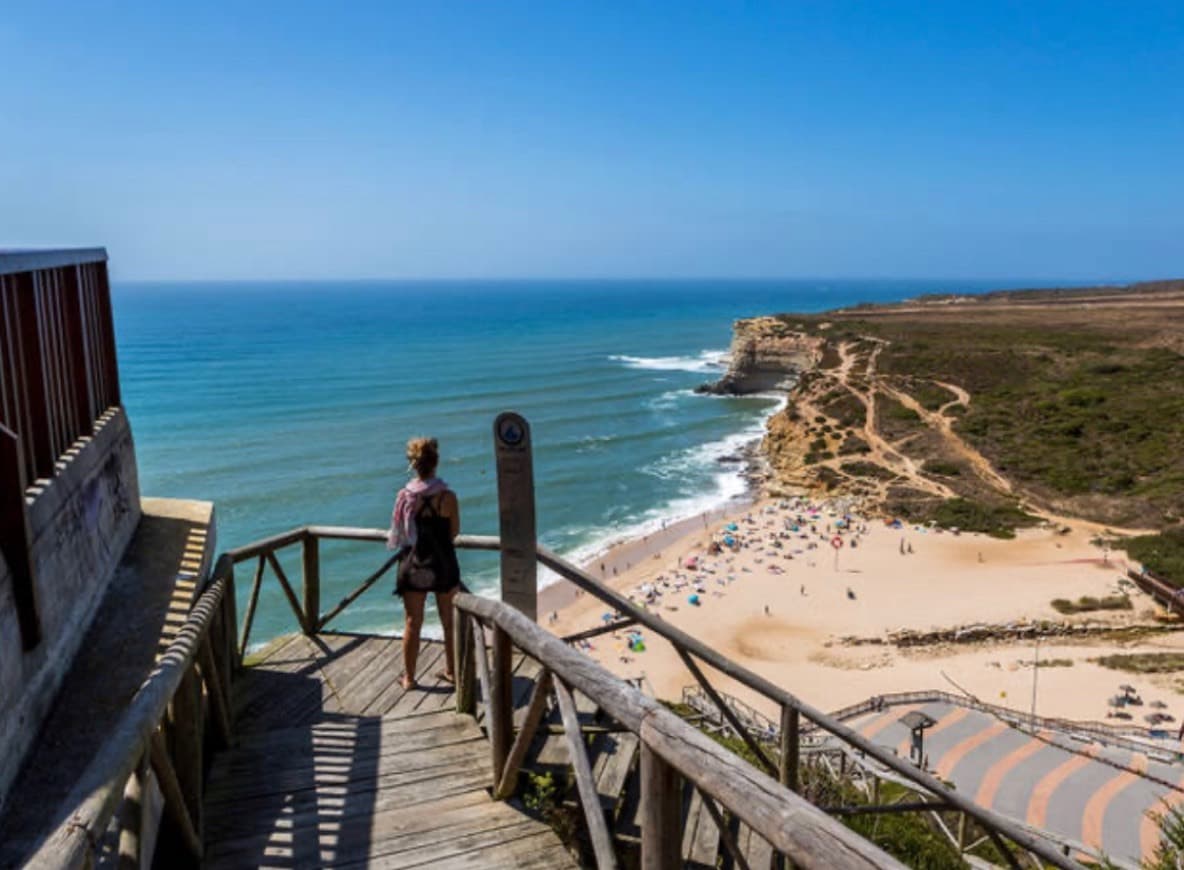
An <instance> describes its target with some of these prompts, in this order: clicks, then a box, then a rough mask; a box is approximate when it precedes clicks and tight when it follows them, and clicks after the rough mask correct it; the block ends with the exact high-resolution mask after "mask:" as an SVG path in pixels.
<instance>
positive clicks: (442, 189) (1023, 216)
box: [0, 0, 1184, 280]
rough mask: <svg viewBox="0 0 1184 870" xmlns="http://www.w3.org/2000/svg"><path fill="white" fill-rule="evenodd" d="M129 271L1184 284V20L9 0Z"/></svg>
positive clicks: (11, 217) (26, 98)
mask: <svg viewBox="0 0 1184 870" xmlns="http://www.w3.org/2000/svg"><path fill="white" fill-rule="evenodd" d="M0 58H3V64H4V73H3V75H0V203H2V205H0V245H10V246H11V245H47V244H87V245H89V244H103V245H106V246H107V247H108V249H109V251H110V253H111V256H112V268H113V271H114V273H115V275H116V276H117V277H119V278H124V279H131V278H193V279H201V278H262V277H268V278H270V277H295V278H327V277H345V278H349V277H378V276H385V277H558V276H570V277H604V276H622V277H643V276H644V277H649V276H653V277H689V276H737V277H739V276H747V277H774V276H787V277H880V276H883V277H985V278H1000V279H1006V278H1011V277H1016V278H1018V277H1025V278H1065V279H1074V280H1090V279H1122V278H1141V277H1164V276H1169V275H1172V276H1176V275H1184V4H1182V3H1180V2H1173V3H1154V2H1134V3H1129V2H1128V3H1105V4H1103V3H1089V2H1073V3H1054V2H1034V3H990V2H978V3H960V2H941V3H903V2H902V3H891V4H889V3H875V2H861V3H854V2H852V3H837V2H836V3H825V2H811V3H804V2H803V3H789V2H782V3H768V4H765V3H757V2H751V3H740V2H735V3H697V2H690V3H688V2H685V0H680V2H670V3H657V2H650V3H621V4H617V3H609V2H586V3H578V2H554V3H533V4H526V3H513V2H489V3H485V2H472V3H455V4H453V3H445V2H420V3H414V4H412V3H407V4H399V3H393V2H392V3H385V2H384V3H372V4H369V3H361V2H354V3H343V4H330V3H302V2H255V0H253V2H248V3H237V4H229V3H225V4H224V3H219V2H212V0H211V2H205V3H190V4H171V3H144V4H133V3H121V4H97V3H90V4H72V3H53V2H40V3H23V4H16V3H9V4H6V8H5V9H4V10H3V13H2V14H0Z"/></svg>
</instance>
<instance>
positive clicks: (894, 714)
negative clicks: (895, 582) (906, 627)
mask: <svg viewBox="0 0 1184 870" xmlns="http://www.w3.org/2000/svg"><path fill="white" fill-rule="evenodd" d="M910 710H920V711H921V712H923V713H926V714H928V715H929V716H930V717H931V718H933V719H934V720H935V721H936V722H937V724H936V725H934V726H933V727H932V728H930V729H929V730H928V731H926V732H925V755H926V756H927V758H928V767H929V770H930V771H933V772H935V773H936V774H937V775H938V776H940V777H942V778H943V779H946V780H948V781H950V782H953V783H954V785H955V786H956V787H957V789H958V790H959V791H960V792H962V793H964V794H970V795H973V796H974V799H975V801H976V802H977V803H979V804H982V805H983V806H987V807H990V808H991V809H994V810H995V811H996V812H999V813H1002V814H1003V815H1006V816H1010V817H1012V818H1014V819H1018V820H1020V821H1023V822H1026V823H1027V824H1029V825H1033V826H1035V827H1039V828H1044V829H1046V830H1049V831H1052V832H1055V833H1057V834H1060V835H1061V836H1064V837H1068V838H1070V839H1072V840H1075V841H1077V842H1080V843H1084V844H1086V845H1087V846H1091V847H1093V848H1095V849H1100V850H1102V851H1103V852H1104V853H1105V854H1107V855H1109V856H1111V857H1114V858H1121V859H1125V860H1126V861H1130V862H1135V863H1137V862H1138V861H1139V860H1140V858H1143V857H1150V855H1151V853H1152V852H1153V851H1154V849H1155V845H1156V842H1157V840H1158V832H1157V829H1156V826H1155V823H1154V822H1153V821H1152V820H1151V818H1150V817H1149V816H1148V815H1147V814H1148V812H1149V811H1162V810H1163V807H1164V804H1165V801H1166V803H1168V804H1169V805H1175V804H1178V803H1181V802H1184V791H1181V790H1174V789H1172V788H1169V787H1168V786H1166V785H1162V784H1160V783H1157V782H1154V781H1152V780H1150V779H1147V778H1145V777H1143V776H1140V775H1139V773H1147V774H1149V775H1151V776H1154V777H1156V778H1158V779H1161V780H1164V781H1165V782H1171V783H1176V784H1177V785H1178V786H1179V788H1180V789H1184V766H1180V765H1169V764H1162V763H1159V762H1156V761H1153V760H1150V759H1148V758H1147V757H1146V756H1144V755H1140V754H1138V753H1133V752H1128V751H1123V750H1117V749H1112V748H1108V747H1103V746H1100V745H1098V744H1096V743H1094V744H1084V743H1078V742H1074V741H1072V740H1071V739H1069V738H1068V737H1066V736H1064V735H1056V734H1052V733H1043V732H1042V735H1041V736H1042V737H1043V739H1036V738H1034V737H1032V736H1030V735H1028V734H1025V733H1023V732H1021V731H1017V730H1016V729H1014V728H1010V727H1008V726H1007V725H1005V724H1003V723H1002V722H1000V721H999V720H998V719H996V718H994V717H993V716H989V715H987V714H986V713H980V712H977V711H974V710H968V709H966V708H964V707H958V706H955V705H952V704H946V703H940V702H935V703H931V704H918V705H912V706H897V707H889V708H887V709H885V710H884V711H882V712H880V713H869V714H867V715H865V716H861V717H859V718H857V719H853V720H851V721H850V722H848V723H847V724H849V725H850V726H851V727H852V728H854V729H855V730H857V731H859V732H861V733H862V734H864V735H865V736H867V737H870V738H872V739H873V740H875V741H876V742H877V743H880V744H881V745H883V746H886V747H888V748H890V749H894V750H896V752H897V754H898V755H901V756H902V757H905V758H907V757H908V754H909V732H908V729H907V728H906V727H905V726H904V725H902V724H901V723H900V722H899V721H898V720H899V719H900V717H901V716H903V715H904V714H905V713H908V712H909V711H910ZM1046 741H1047V742H1046ZM1058 742H1059V743H1060V744H1061V745H1055V744H1056V743H1058ZM1050 744H1052V745H1050ZM1062 747H1072V749H1073V750H1074V751H1070V750H1069V749H1067V748H1062ZM1106 760H1109V761H1113V762H1115V763H1117V764H1119V765H1123V766H1125V767H1129V768H1131V770H1122V769H1119V768H1116V767H1114V766H1112V765H1111V764H1107V763H1105V761H1106Z"/></svg>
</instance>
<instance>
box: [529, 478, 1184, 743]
mask: <svg viewBox="0 0 1184 870" xmlns="http://www.w3.org/2000/svg"><path fill="white" fill-rule="evenodd" d="M844 509H845V505H843V504H827V503H824V502H810V501H806V500H797V499H788V500H787V499H777V500H770V499H765V500H761V501H759V502H756V503H753V504H748V505H743V504H741V505H732V506H731V507H730V508H729V509H721V510H717V511H714V512H712V514H711V515H710V516H703V515H700V516H696V517H693V518H691V519H688V520H684V521H682V522H680V523H675V524H671V526H669V527H667V528H666V529H662V530H660V531H658V532H656V533H654V534H651V535H648V536H646V537H645V538H644V539H638V540H634V541H629V542H626V543H624V544H622V545H620V546H618V547H615V548H613V549H612V550H610V551H609V552H607V553H606V554H604V556H603V558H597V559H595V560H593V562H592V563H591V564H588V565H585V566H584V567H585V568H586V569H587V570H589V571H590V572H591V573H593V574H594V575H595V576H598V577H601V576H604V578H605V579H604V582H606V583H607V584H608V585H610V586H612V587H613V588H615V589H617V590H618V591H620V592H621V593H623V594H625V595H627V596H628V597H630V598H631V599H632V600H633V601H634V602H636V603H639V604H640V603H645V605H646V607H647V608H648V609H649V610H651V611H652V612H654V613H656V614H658V615H660V616H661V617H662V618H663V619H666V620H669V621H670V622H671V623H673V624H675V625H677V626H678V627H680V628H682V629H684V630H686V631H688V632H690V633H692V634H694V635H695V636H696V637H698V638H700V639H701V640H703V641H704V642H705V643H707V644H709V645H711V646H713V647H715V648H716V649H718V650H719V651H720V652H722V653H724V654H725V655H727V656H729V657H730V658H732V659H734V660H736V661H738V662H740V663H741V664H743V665H745V666H746V667H748V668H750V669H752V670H753V671H756V672H757V673H760V674H761V675H763V676H765V677H767V678H769V679H771V680H773V681H774V682H776V683H778V684H779V685H781V686H783V687H785V688H786V689H788V690H789V691H791V692H794V693H795V694H797V695H799V696H801V697H802V698H804V699H805V700H807V701H808V702H810V703H812V704H814V705H816V706H818V707H820V708H822V709H824V710H835V709H838V708H840V707H843V706H845V705H848V704H852V703H855V702H858V701H862V700H864V699H866V698H868V697H870V696H872V695H876V694H883V693H889V692H900V691H913V690H919V689H943V690H946V691H952V692H959V691H965V692H969V693H971V694H973V695H974V696H976V697H978V698H979V699H981V700H983V701H987V702H991V703H995V704H1000V705H1003V706H1007V707H1013V708H1015V709H1019V710H1023V711H1030V710H1031V708H1032V700H1033V698H1032V694H1033V668H1032V661H1033V659H1034V658H1035V657H1036V656H1037V655H1038V656H1039V659H1040V660H1041V661H1043V662H1046V663H1047V662H1049V661H1051V660H1057V661H1058V665H1057V666H1051V667H1050V666H1044V667H1041V668H1040V669H1039V673H1038V681H1037V682H1038V686H1037V695H1036V712H1037V714H1038V715H1042V716H1055V717H1065V718H1072V719H1079V720H1096V721H1105V719H1106V715H1107V712H1108V707H1107V704H1106V700H1107V698H1108V697H1109V696H1110V695H1112V694H1114V691H1115V689H1116V687H1117V686H1118V685H1119V684H1121V683H1131V684H1132V685H1134V686H1135V687H1136V688H1137V689H1138V690H1139V692H1140V693H1141V694H1142V696H1143V697H1144V699H1146V700H1147V701H1152V700H1162V701H1164V702H1165V703H1166V704H1167V705H1168V709H1167V712H1168V713H1171V714H1173V715H1176V716H1181V715H1184V696H1181V695H1180V694H1179V693H1178V692H1177V691H1176V690H1174V689H1173V687H1172V685H1171V683H1170V678H1165V677H1145V676H1141V675H1139V676H1136V675H1132V674H1128V673H1124V672H1121V671H1115V670H1109V669H1106V668H1103V667H1101V666H1100V665H1097V664H1095V663H1093V662H1092V661H1091V659H1095V658H1096V657H1098V656H1100V655H1104V654H1106V653H1110V652H1115V651H1119V650H1120V649H1121V651H1123V652H1144V651H1164V650H1181V649H1184V632H1175V631H1173V632H1164V633H1157V634H1154V635H1149V636H1145V637H1143V638H1142V639H1140V641H1139V642H1138V643H1132V644H1123V645H1122V646H1121V647H1119V645H1118V643H1117V642H1115V641H1114V640H1106V641H1102V640H1087V639H1081V638H1074V639H1068V638H1064V639H1062V638H1046V639H1044V640H1042V641H1041V642H1040V645H1039V651H1037V650H1036V648H1035V645H1034V644H1033V643H1032V642H1031V641H1023V642H1020V641H998V642H989V643H975V644H937V645H927V646H920V647H908V648H900V647H897V646H895V645H893V644H890V643H884V642H883V641H884V639H885V638H886V636H887V635H888V634H889V633H890V632H896V631H900V630H905V629H907V630H912V631H921V632H924V631H931V630H938V629H948V628H954V627H958V626H965V625H969V624H974V623H991V624H997V625H1004V624H1007V623H1018V622H1022V621H1025V620H1045V619H1047V620H1055V621H1058V622H1062V621H1071V622H1082V621H1090V622H1093V623H1095V624H1096V623H1098V622H1105V623H1108V624H1112V625H1115V626H1122V625H1131V624H1134V623H1138V624H1152V623H1154V622H1155V616H1156V613H1157V610H1158V608H1157V607H1156V606H1155V605H1154V603H1153V602H1152V601H1151V599H1150V598H1148V597H1147V596H1145V595H1143V594H1142V593H1140V592H1138V591H1137V590H1135V589H1133V588H1131V584H1129V582H1128V581H1125V580H1124V579H1123V578H1124V573H1125V571H1126V569H1127V563H1126V561H1125V558H1124V554H1123V553H1121V552H1108V551H1105V550H1103V549H1102V548H1101V547H1099V546H1097V545H1095V544H1094V543H1091V541H1092V540H1093V539H1094V538H1095V536H1096V535H1097V534H1098V533H1099V532H1100V531H1102V529H1100V527H1097V526H1094V525H1091V524H1089V523H1085V522H1074V521H1066V522H1065V525H1066V526H1067V527H1068V529H1069V530H1068V531H1067V532H1064V531H1063V530H1062V529H1061V528H1060V526H1061V524H1060V523H1057V524H1055V525H1050V526H1049V527H1045V528H1041V529H1032V530H1026V531H1022V532H1020V533H1019V535H1018V537H1017V538H1016V539H1014V540H999V539H995V538H991V537H987V536H984V535H976V534H954V533H952V532H942V531H940V530H936V529H931V528H921V527H914V526H908V525H903V526H901V527H892V526H890V525H888V524H886V523H885V521H884V520H882V519H872V518H865V517H860V516H859V515H857V514H852V515H851V516H850V519H849V520H844V519H843V511H844ZM729 540H730V541H731V545H729V544H728V543H727V542H728V541H729ZM836 540H837V541H838V542H839V543H840V544H841V546H840V547H838V548H837V549H836V548H835V547H834V546H832V542H833V541H836ZM713 542H715V544H716V545H717V546H715V547H713V546H712V544H713ZM836 553H837V559H836ZM602 565H603V568H602ZM1120 580H1121V581H1122V582H1121V584H1120ZM1120 591H1127V592H1129V593H1130V594H1131V598H1132V602H1133V605H1134V606H1133V609H1132V610H1126V611H1103V612H1095V613H1089V614H1082V615H1078V616H1072V617H1066V616H1063V615H1061V614H1060V613H1058V612H1057V611H1056V610H1055V609H1053V607H1052V606H1051V603H1050V602H1051V601H1052V600H1053V599H1056V598H1068V599H1077V598H1079V597H1081V596H1085V595H1088V596H1095V597H1102V596H1106V595H1113V594H1115V593H1117V592H1120ZM692 597H693V599H694V600H693V601H692ZM696 602H697V603H696ZM539 612H540V621H541V622H542V623H543V624H544V625H546V626H547V627H548V628H549V629H550V630H551V631H553V632H555V633H556V634H560V635H563V634H568V633H572V632H576V631H580V630H584V629H587V628H591V627H593V626H595V625H598V624H601V621H602V620H603V619H604V618H605V614H606V608H605V606H604V605H603V603H602V602H600V601H598V600H596V599H593V598H591V597H590V596H587V595H582V596H575V595H573V594H572V590H571V587H570V586H568V585H567V584H562V585H560V584H557V585H554V586H551V587H548V588H547V589H546V590H544V592H543V594H542V595H541V596H540V607H539ZM651 634H652V633H650V632H646V631H642V632H641V633H640V637H641V640H642V643H643V644H644V651H638V650H637V649H636V640H637V638H638V635H637V634H632V633H631V631H630V630H624V631H621V632H617V633H616V634H614V635H604V636H602V637H598V638H596V639H594V640H592V641H590V642H587V643H586V644H584V646H583V648H584V651H585V652H587V653H588V654H589V655H591V656H593V657H594V658H596V659H597V660H598V661H600V662H601V663H603V664H604V665H605V666H606V667H608V668H609V669H610V670H612V671H614V672H615V673H618V674H619V675H621V676H624V677H631V678H636V677H644V680H645V681H646V683H647V684H648V686H649V687H651V690H652V691H653V692H654V694H656V695H657V696H659V697H662V698H678V697H679V696H680V694H681V691H682V689H683V687H684V686H687V685H690V684H691V683H692V682H693V678H692V677H691V676H690V674H689V673H688V672H687V671H686V670H685V668H684V667H683V665H682V663H681V661H680V660H679V659H678V657H677V655H676V653H675V652H674V651H673V649H672V648H671V647H670V646H669V644H667V643H666V642H665V641H664V640H662V639H661V638H660V637H650V636H649V635H651ZM851 637H857V638H861V639H865V640H871V639H878V640H880V641H881V642H880V643H863V644H858V645H855V644H851V643H849V642H844V640H843V639H844V638H851ZM1066 662H1072V664H1071V665H1068V664H1065V663H1066ZM713 676H714V682H715V683H716V685H718V687H719V688H721V689H722V690H723V691H726V692H730V693H732V694H734V695H736V696H738V697H740V698H741V699H742V700H744V701H746V702H748V703H750V704H753V705H754V706H756V707H757V708H758V709H764V710H765V712H768V713H772V712H774V711H772V710H770V709H767V708H768V706H769V705H768V704H767V702H764V701H763V699H761V698H759V697H756V696H754V695H752V694H751V693H749V692H748V691H747V690H746V689H745V688H744V687H742V686H738V685H736V684H734V683H732V682H731V681H729V680H727V679H726V678H724V677H722V676H721V675H718V674H715V675H713ZM1115 724H1118V723H1115ZM1137 724H1143V723H1142V722H1138V723H1137Z"/></svg>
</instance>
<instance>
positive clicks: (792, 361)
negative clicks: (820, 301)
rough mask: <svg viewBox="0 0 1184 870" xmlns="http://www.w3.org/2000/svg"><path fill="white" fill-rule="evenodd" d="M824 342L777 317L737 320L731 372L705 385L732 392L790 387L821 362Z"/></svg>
mask: <svg viewBox="0 0 1184 870" xmlns="http://www.w3.org/2000/svg"><path fill="white" fill-rule="evenodd" d="M823 344H824V340H823V339H820V338H816V337H813V336H809V335H805V334H804V333H801V332H797V331H796V330H793V329H791V328H790V327H789V326H787V325H786V324H784V323H782V322H781V321H779V320H777V319H776V318H774V317H754V318H751V319H749V320H737V321H736V322H735V324H733V326H732V349H731V361H730V363H729V365H728V370H727V372H726V373H725V374H724V376H723V377H722V378H720V379H719V380H718V381H717V382H716V383H714V384H704V385H703V387H702V388H701V389H702V390H703V391H704V392H710V393H722V394H726V395H732V396H742V395H746V394H749V393H762V392H767V391H770V390H786V389H790V388H792V387H793V384H794V382H795V380H796V379H797V376H798V375H799V374H800V373H801V372H803V371H807V370H809V369H811V368H813V367H814V366H815V365H817V363H818V360H819V359H820V358H821V355H822V346H823Z"/></svg>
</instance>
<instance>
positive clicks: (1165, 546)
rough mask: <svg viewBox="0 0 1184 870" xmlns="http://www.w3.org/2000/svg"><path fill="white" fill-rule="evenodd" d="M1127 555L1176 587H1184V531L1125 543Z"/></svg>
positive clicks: (1141, 536)
mask: <svg viewBox="0 0 1184 870" xmlns="http://www.w3.org/2000/svg"><path fill="white" fill-rule="evenodd" d="M1122 546H1124V547H1125V549H1126V552H1127V555H1128V556H1130V557H1131V558H1132V559H1134V560H1136V561H1138V562H1142V563H1143V564H1144V565H1146V566H1147V570H1149V571H1152V572H1153V573H1155V574H1157V575H1158V576H1160V577H1163V578H1164V579H1165V580H1167V581H1168V582H1169V583H1171V584H1173V585H1175V586H1184V529H1171V530H1169V531H1166V532H1163V533H1162V534H1159V535H1140V536H1139V537H1137V538H1130V539H1128V540H1127V541H1125V542H1124V543H1123V545H1122Z"/></svg>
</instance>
